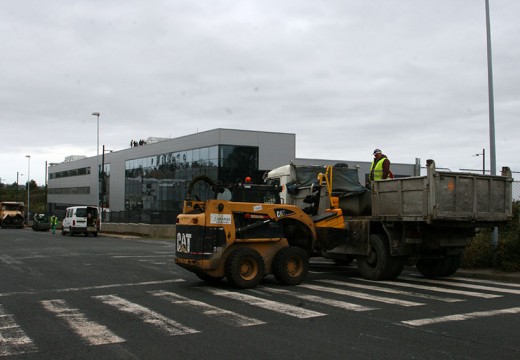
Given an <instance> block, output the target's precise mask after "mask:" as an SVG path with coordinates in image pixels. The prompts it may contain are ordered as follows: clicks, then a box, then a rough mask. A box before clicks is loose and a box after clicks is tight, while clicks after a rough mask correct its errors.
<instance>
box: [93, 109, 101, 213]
mask: <svg viewBox="0 0 520 360" xmlns="http://www.w3.org/2000/svg"><path fill="white" fill-rule="evenodd" d="M92 115H93V116H96V117H97V142H96V160H97V162H96V164H97V166H96V175H97V176H96V198H97V200H96V203H97V207H98V209H99V115H101V114H100V113H99V112H93V113H92Z"/></svg>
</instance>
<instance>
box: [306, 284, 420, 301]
mask: <svg viewBox="0 0 520 360" xmlns="http://www.w3.org/2000/svg"><path fill="white" fill-rule="evenodd" d="M341 284H342V285H343V286H344V285H345V284H343V283H341ZM298 286H299V287H303V288H306V289H311V290H315V291H323V292H329V293H333V294H336V295H342V296H350V297H355V298H359V299H365V300H371V301H377V302H382V303H386V304H393V305H400V306H407V307H408V306H421V305H425V304H423V303H418V302H414V301H407V300H399V299H394V298H389V297H381V296H376V295H369V294H365V293H361V292H357V291H350V290H342V289H337V288H330V287H325V286H318V285H310V284H302V285H298Z"/></svg>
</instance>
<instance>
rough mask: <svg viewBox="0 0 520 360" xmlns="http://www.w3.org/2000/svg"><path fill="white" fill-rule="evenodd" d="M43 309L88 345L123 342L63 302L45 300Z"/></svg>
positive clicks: (104, 327) (123, 340) (102, 326)
mask: <svg viewBox="0 0 520 360" xmlns="http://www.w3.org/2000/svg"><path fill="white" fill-rule="evenodd" d="M41 303H42V305H43V307H44V308H45V309H46V310H47V311H49V312H51V313H53V314H55V315H56V316H57V317H58V318H60V319H62V320H63V321H65V322H66V323H67V325H68V326H69V327H70V328H71V329H72V330H73V331H74V332H75V333H76V334H78V335H79V336H80V337H81V338H82V339H84V340H85V341H86V342H87V343H89V344H90V345H104V344H116V343H122V342H125V339H123V338H120V337H119V336H117V335H115V334H114V333H113V332H111V331H110V330H108V328H107V327H106V326H104V325H101V324H98V323H97V322H95V321H91V320H88V319H87V317H86V316H85V315H84V314H82V313H81V312H80V311H79V310H78V309H74V308H72V307H70V306H69V305H68V304H67V303H66V302H65V301H64V300H60V299H56V300H45V301H42V302H41Z"/></svg>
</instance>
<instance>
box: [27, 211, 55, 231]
mask: <svg viewBox="0 0 520 360" xmlns="http://www.w3.org/2000/svg"><path fill="white" fill-rule="evenodd" d="M31 227H32V229H33V230H34V231H49V229H50V228H51V223H50V220H49V217H48V216H47V215H46V214H34V218H33V223H32V226H31Z"/></svg>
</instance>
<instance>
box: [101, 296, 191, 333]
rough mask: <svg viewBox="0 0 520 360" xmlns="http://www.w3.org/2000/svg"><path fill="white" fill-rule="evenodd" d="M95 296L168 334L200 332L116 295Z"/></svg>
mask: <svg viewBox="0 0 520 360" xmlns="http://www.w3.org/2000/svg"><path fill="white" fill-rule="evenodd" d="M93 298H94V299H98V300H101V301H102V302H103V303H104V304H107V305H111V306H113V307H115V308H116V309H117V310H119V311H123V312H126V313H129V314H132V315H135V316H137V317H138V318H139V319H141V320H142V321H144V322H145V323H147V324H150V325H153V326H155V327H158V328H159V329H161V330H162V331H164V332H166V333H167V334H168V335H186V334H194V333H198V332H200V331H198V330H195V329H192V328H190V327H188V326H184V325H182V324H180V323H178V322H176V321H174V320H172V319H169V318H167V317H166V316H163V315H161V314H159V313H157V312H155V311H153V310H150V309H148V308H146V307H144V306H141V305H139V304H135V303H132V302H130V301H128V300H125V299H123V298H120V297H119V296H116V295H101V296H93Z"/></svg>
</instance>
